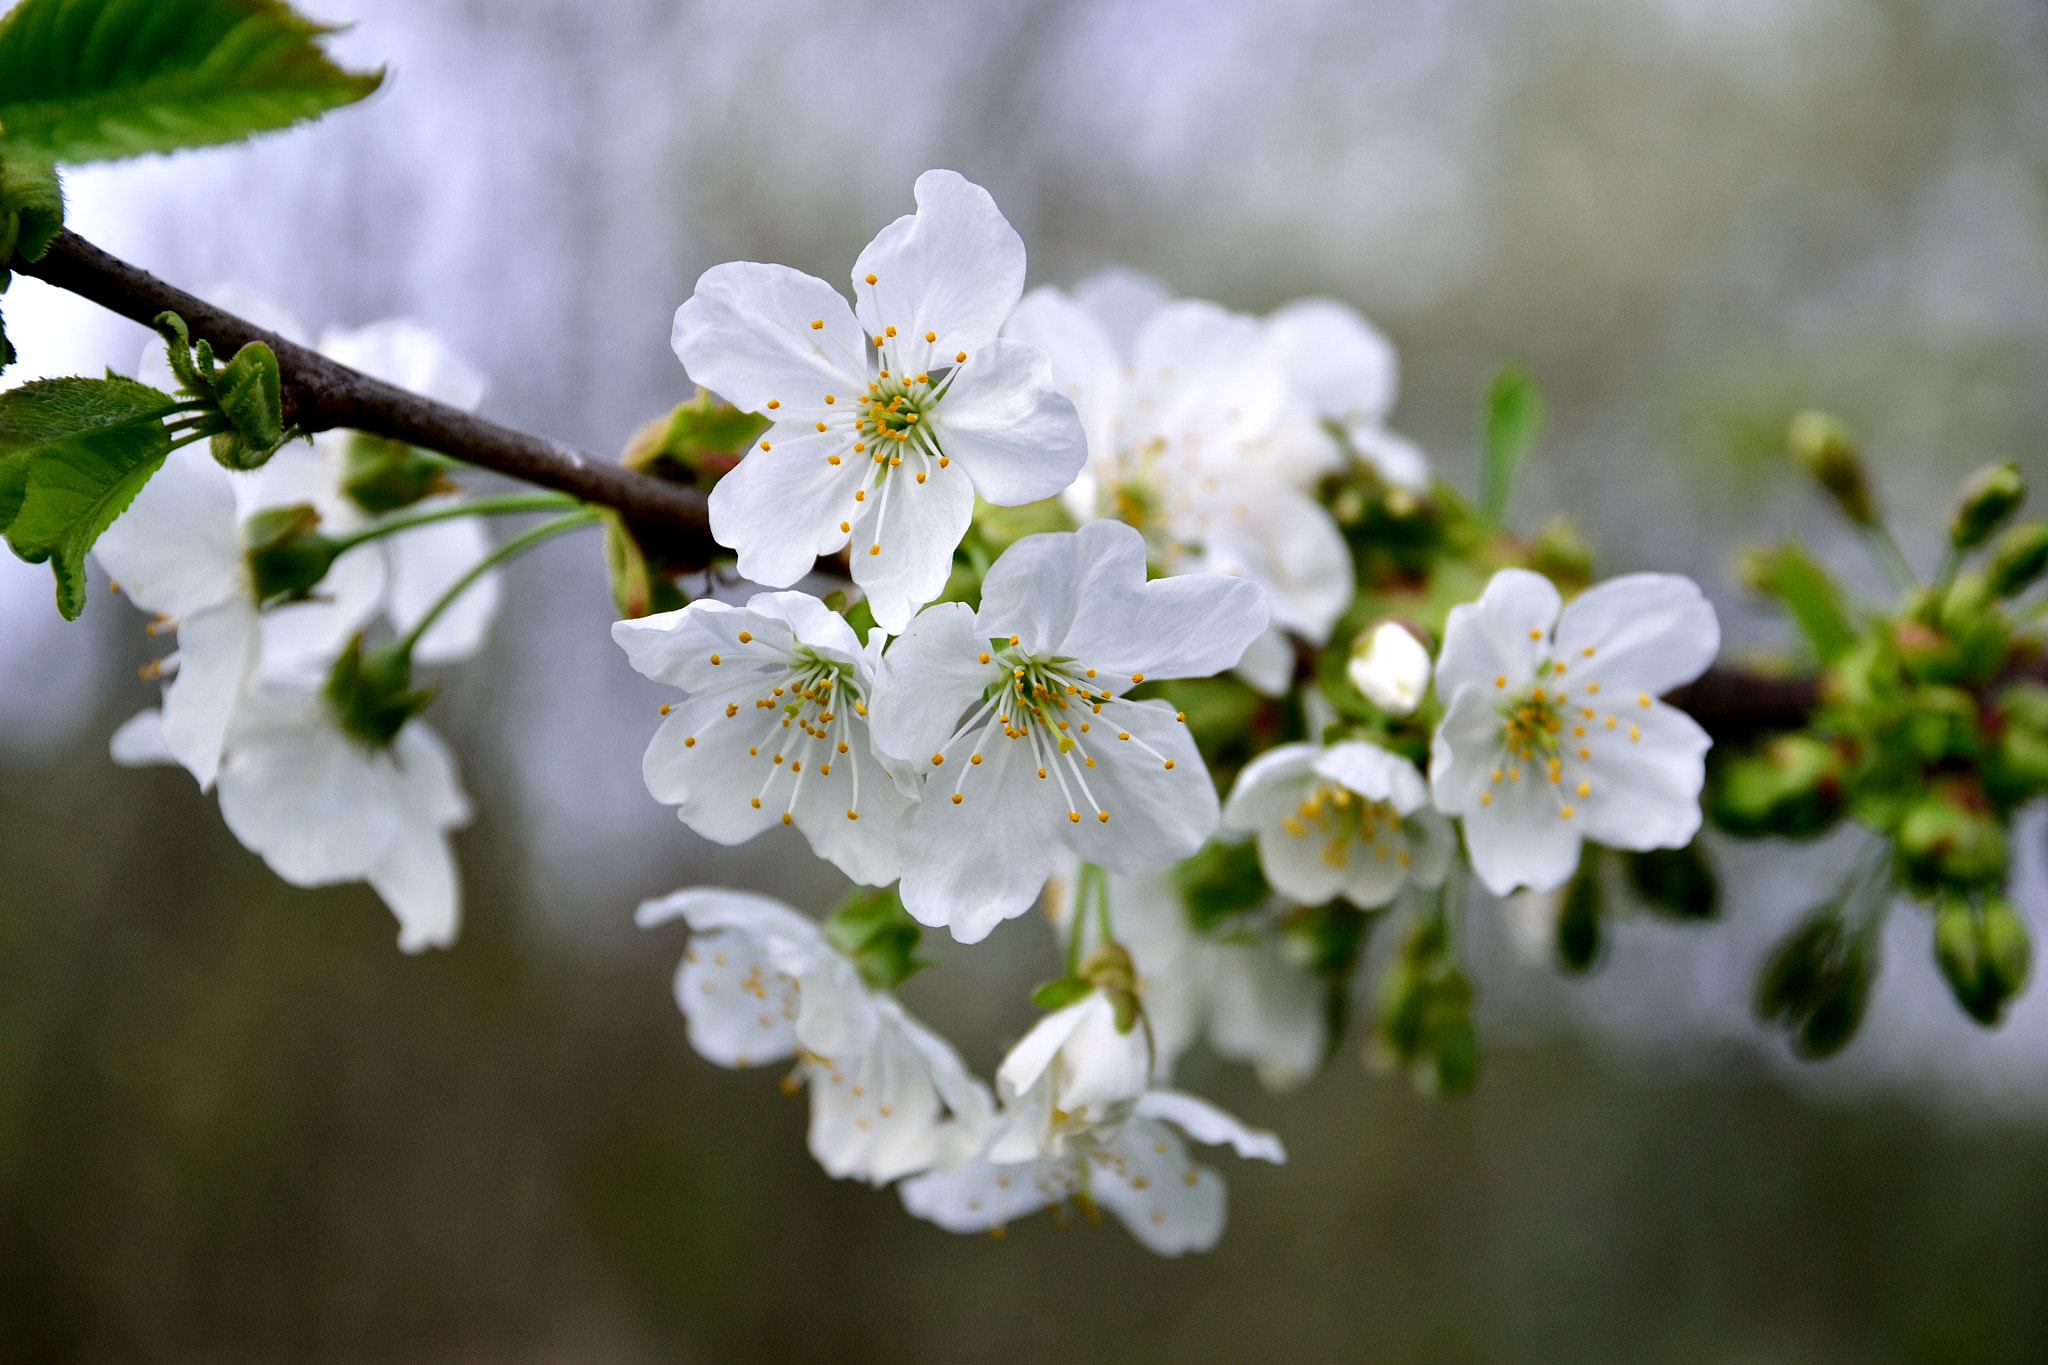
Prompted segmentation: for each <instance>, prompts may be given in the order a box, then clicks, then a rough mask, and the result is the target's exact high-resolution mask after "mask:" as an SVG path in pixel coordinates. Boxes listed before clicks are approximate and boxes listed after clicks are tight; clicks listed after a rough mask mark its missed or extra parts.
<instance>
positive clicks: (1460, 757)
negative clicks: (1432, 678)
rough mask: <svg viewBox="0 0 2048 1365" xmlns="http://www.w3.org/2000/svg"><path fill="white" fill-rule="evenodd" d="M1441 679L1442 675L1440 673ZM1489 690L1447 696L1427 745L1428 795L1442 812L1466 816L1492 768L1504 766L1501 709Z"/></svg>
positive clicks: (1506, 758)
mask: <svg viewBox="0 0 2048 1365" xmlns="http://www.w3.org/2000/svg"><path fill="white" fill-rule="evenodd" d="M1438 676H1439V677H1441V676H1442V675H1441V674H1439V675H1438ZM1493 691H1494V689H1492V688H1490V687H1489V688H1483V689H1482V688H1467V689H1465V690H1463V691H1461V692H1459V693H1458V694H1457V695H1456V696H1455V697H1454V698H1452V700H1451V704H1450V708H1449V709H1448V710H1446V711H1445V712H1444V718H1443V719H1442V720H1440V721H1438V722H1437V727H1436V734H1435V736H1434V737H1433V738H1432V739H1431V740H1430V745H1429V787H1430V796H1431V798H1432V799H1433V800H1434V801H1435V802H1436V808H1437V809H1438V810H1440V811H1442V812H1444V813H1445V814H1446V815H1465V814H1468V813H1470V812H1471V811H1474V810H1477V809H1478V807H1479V799H1480V797H1481V795H1483V794H1484V793H1485V792H1486V791H1487V789H1488V784H1489V783H1490V782H1491V781H1492V776H1493V773H1494V771H1495V769H1498V768H1504V767H1506V766H1507V765H1508V762H1509V755H1508V751H1507V745H1506V743H1505V742H1504V741H1503V740H1502V738H1501V716H1500V712H1498V711H1496V710H1494V699H1493V695H1491V694H1492V693H1493Z"/></svg>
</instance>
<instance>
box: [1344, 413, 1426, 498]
mask: <svg viewBox="0 0 2048 1365" xmlns="http://www.w3.org/2000/svg"><path fill="white" fill-rule="evenodd" d="M1344 436H1345V438H1346V439H1347V440H1349V441H1350V442H1351V448H1352V449H1353V450H1355V451H1357V452H1358V453H1359V455H1360V456H1362V457H1363V458H1364V460H1365V462H1366V463H1367V464H1369V465H1371V466H1372V468H1373V472H1374V473H1376V474H1378V475H1379V476H1380V477H1381V478H1382V479H1384V480H1386V481H1387V482H1388V483H1390V484H1392V485H1393V486H1394V487H1396V488H1405V489H1407V490H1408V491H1409V492H1410V493H1415V494H1422V493H1427V492H1428V491H1429V456H1427V455H1425V454H1423V452H1422V447H1421V446H1419V445H1417V444H1415V442H1413V441H1411V440H1409V439H1408V438H1407V437H1406V436H1401V435H1397V434H1396V433H1394V432H1391V431H1388V430H1387V429H1386V428H1385V427H1381V426H1373V425H1370V424H1361V425H1356V426H1351V427H1347V428H1346V429H1345V431H1344Z"/></svg>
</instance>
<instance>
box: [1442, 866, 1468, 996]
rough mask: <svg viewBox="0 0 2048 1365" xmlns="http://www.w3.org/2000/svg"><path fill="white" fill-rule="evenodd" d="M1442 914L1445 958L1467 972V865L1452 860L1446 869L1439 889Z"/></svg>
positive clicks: (1452, 964)
mask: <svg viewBox="0 0 2048 1365" xmlns="http://www.w3.org/2000/svg"><path fill="white" fill-rule="evenodd" d="M1437 898H1438V901H1437V903H1438V906H1439V910H1440V913H1441V914H1442V915H1443V918H1444V956H1445V957H1446V958H1448V959H1449V960H1450V964H1451V966H1453V967H1455V968H1457V969H1458V970H1459V971H1463V970H1465V865H1464V863H1463V862H1462V861H1461V860H1459V859H1457V858H1453V859H1451V862H1450V866H1449V867H1447V868H1445V869H1444V880H1443V884H1442V885H1441V886H1439V887H1438V888H1437Z"/></svg>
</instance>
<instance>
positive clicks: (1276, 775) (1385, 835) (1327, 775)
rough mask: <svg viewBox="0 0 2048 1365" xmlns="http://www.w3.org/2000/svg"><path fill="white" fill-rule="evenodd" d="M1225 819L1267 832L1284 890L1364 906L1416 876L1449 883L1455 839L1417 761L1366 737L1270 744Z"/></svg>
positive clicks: (1234, 792) (1236, 826)
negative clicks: (1436, 807)
mask: <svg viewBox="0 0 2048 1365" xmlns="http://www.w3.org/2000/svg"><path fill="white" fill-rule="evenodd" d="M1223 827H1224V828H1225V829H1227V830H1230V831H1232V832H1233V833H1236V834H1250V835H1253V836H1255V837H1256V838H1257V840H1258V844H1259V866H1260V867H1261V868H1262V869H1263V870H1264V872H1265V874H1266V880H1267V881H1268V882H1269V883H1270V884H1271V885H1272V886H1273V889H1274V890H1276V891H1278V892H1280V894H1282V895H1284V896H1288V897H1291V898H1292V899H1294V900H1297V901H1300V902H1302V903H1303V904H1304V905H1320V904H1322V903H1323V902H1324V901H1327V900H1329V899H1330V898H1331V897H1332V896H1342V897H1344V898H1345V899H1346V900H1348V901H1350V902H1351V903H1352V904H1353V905H1356V906H1358V907H1359V908H1360V909H1364V910H1370V909H1372V908H1374V907H1376V906H1381V905H1385V904H1387V903H1388V902H1390V901H1392V900H1393V899H1394V897H1395V896H1397V895H1399V894H1400V893H1401V888H1402V887H1403V886H1405V885H1407V884H1408V883H1409V882H1411V881H1412V882H1415V883H1416V884H1418V885H1421V886H1435V885H1436V884H1437V883H1439V882H1441V881H1442V880H1443V878H1444V871H1445V869H1446V868H1448V867H1449V866H1450V859H1451V852H1452V847H1453V844H1454V843H1455V839H1454V838H1453V836H1452V834H1451V828H1450V825H1449V823H1448V822H1446V821H1445V820H1444V818H1443V817H1442V816H1441V815H1438V814H1437V813H1436V812H1435V811H1434V810H1431V809H1430V808H1429V788H1428V787H1427V786H1426V785H1425V784H1424V782H1423V780H1422V774H1421V773H1419V772H1417V771H1416V769H1415V765H1414V764H1413V763H1410V762H1409V761H1408V760H1407V759H1405V758H1402V757H1401V756H1400V755H1398V754H1393V753H1389V752H1387V751H1386V750H1385V749H1382V748H1380V747H1379V746H1378V745H1376V744H1367V743H1365V742H1364V741H1363V740H1347V741H1345V742H1344V743H1341V744H1332V745H1330V746H1329V747H1328V748H1324V747H1322V746H1320V745H1315V744H1283V745H1281V746H1280V747H1279V748H1277V749H1268V750H1267V751H1266V752H1265V753H1263V754H1260V755H1259V756H1258V757H1257V758H1255V759H1253V760H1252V761H1251V762H1250V763H1249V764H1247V765H1245V769H1244V771H1243V772H1241V773H1239V774H1238V775H1237V782H1236V784H1235V785H1234V786H1233V787H1232V788H1231V790H1230V800H1229V801H1227V802H1226V803H1225V804H1224V807H1223Z"/></svg>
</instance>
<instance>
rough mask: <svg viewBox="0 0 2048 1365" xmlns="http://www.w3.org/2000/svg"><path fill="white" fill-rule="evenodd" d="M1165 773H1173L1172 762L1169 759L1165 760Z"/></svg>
mask: <svg viewBox="0 0 2048 1365" xmlns="http://www.w3.org/2000/svg"><path fill="white" fill-rule="evenodd" d="M1166 771H1168V772H1172V771H1173V760H1172V759H1170V758H1169V759H1167V760H1166Z"/></svg>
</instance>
